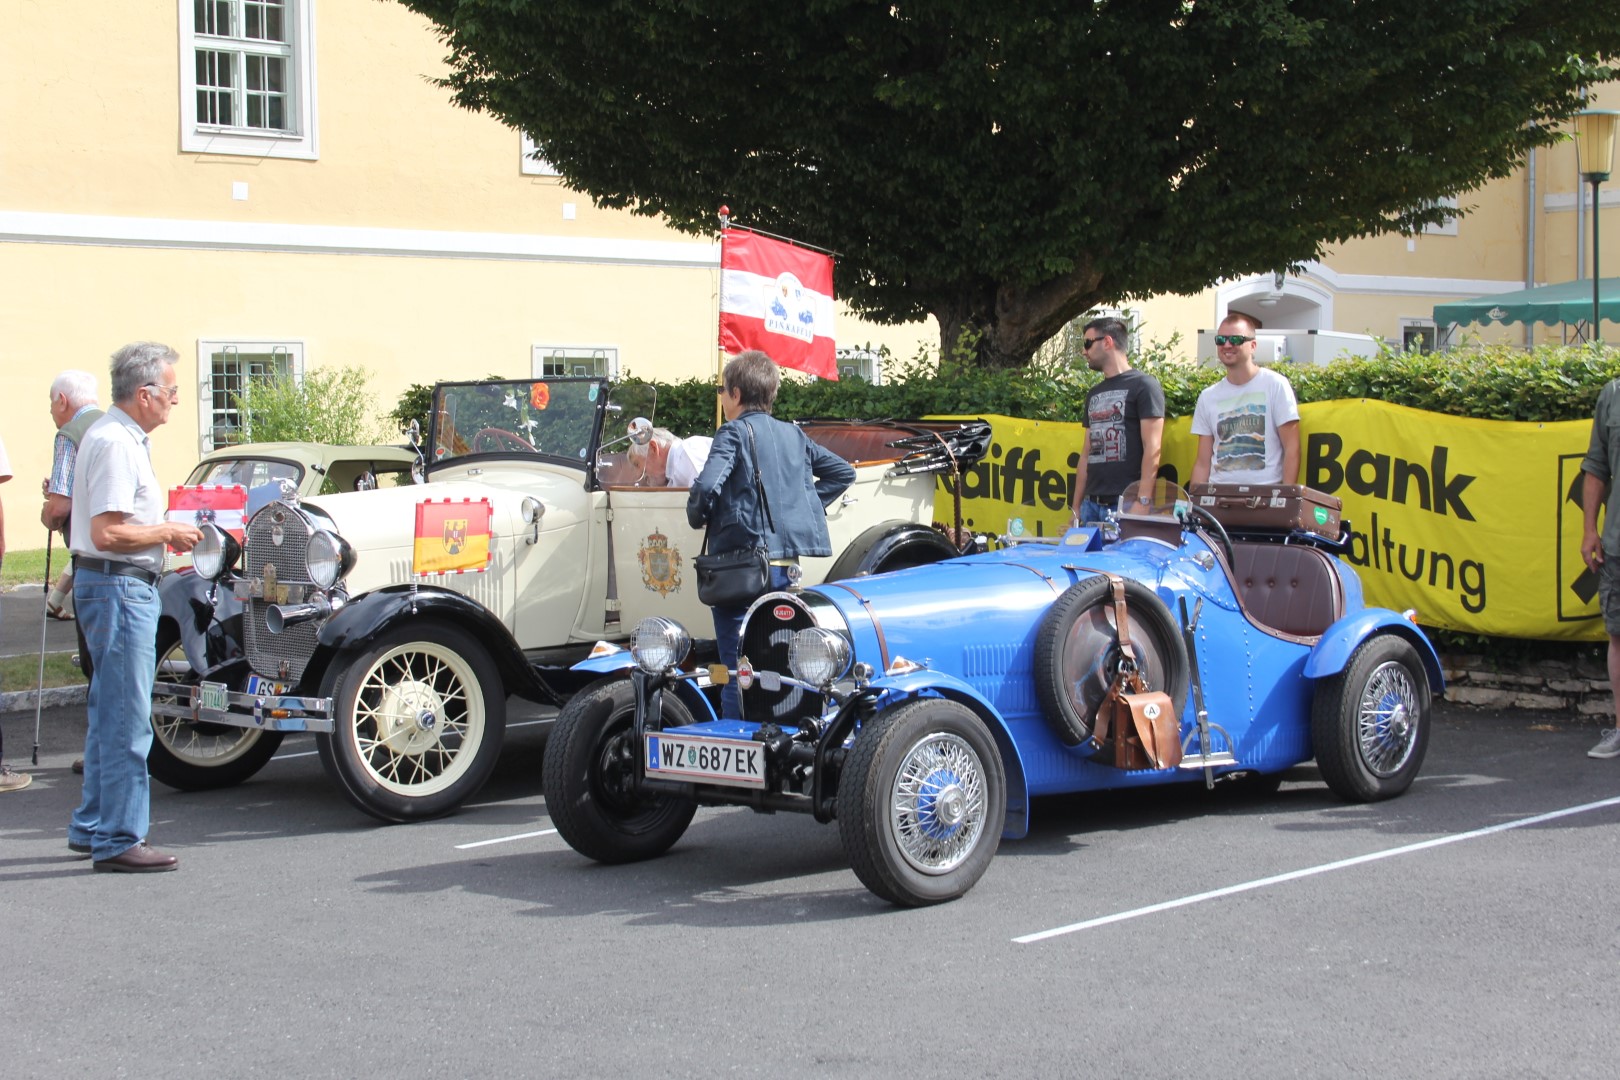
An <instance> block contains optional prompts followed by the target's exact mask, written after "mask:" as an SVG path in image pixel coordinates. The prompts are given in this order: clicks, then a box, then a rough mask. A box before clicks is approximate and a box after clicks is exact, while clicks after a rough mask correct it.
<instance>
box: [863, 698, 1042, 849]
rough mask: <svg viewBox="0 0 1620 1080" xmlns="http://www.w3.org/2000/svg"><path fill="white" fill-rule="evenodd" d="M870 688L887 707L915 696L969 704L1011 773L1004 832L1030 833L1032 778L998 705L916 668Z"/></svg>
mask: <svg viewBox="0 0 1620 1080" xmlns="http://www.w3.org/2000/svg"><path fill="white" fill-rule="evenodd" d="M867 688H868V690H870V691H872V692H873V693H875V694H876V695H878V699H879V703H880V704H881V705H883V706H884V707H887V706H889V705H894V704H898V703H900V702H902V701H908V700H911V699H912V698H921V697H943V698H949V699H950V700H952V701H955V702H959V703H960V704H962V705H966V706H967V707H968V708H970V709H972V710H973V711H974V712H975V713H977V714H978V715H979V719H981V720H983V721H984V723H985V726H986V727H988V728H989V729H990V735H991V737H993V738H994V739H995V740H996V746H997V747H999V748H1000V750H1001V763H1002V767H1003V768H1004V769H1005V770H1006V772H1007V817H1006V821H1005V823H1004V824H1003V825H1002V829H1001V835H1002V838H1003V839H1006V840H1021V839H1023V837H1024V836H1025V835H1026V834H1027V833H1028V832H1029V780H1028V779H1027V778H1026V776H1025V773H1024V759H1023V757H1022V756H1021V755H1020V754H1019V752H1018V744H1017V742H1016V741H1014V739H1013V737H1012V732H1011V731H1009V730H1008V729H1007V722H1006V721H1005V720H1003V719H1002V718H1001V714H1000V713H999V712H997V711H996V707H995V706H994V705H992V704H990V701H989V699H987V698H986V697H985V696H984V695H983V694H981V693H979V692H978V691H977V690H975V689H974V688H973V687H972V686H971V685H969V684H968V683H966V682H963V681H962V680H961V679H958V678H956V677H955V676H953V675H946V674H943V673H942V672H938V671H929V670H926V669H924V670H922V671H913V672H909V673H907V674H905V675H885V676H883V677H881V678H877V679H873V680H872V681H871V682H870V683H869V684H867Z"/></svg>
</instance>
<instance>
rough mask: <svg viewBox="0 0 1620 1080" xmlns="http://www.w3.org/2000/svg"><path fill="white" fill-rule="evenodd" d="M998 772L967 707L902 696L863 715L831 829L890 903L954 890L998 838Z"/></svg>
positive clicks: (979, 872)
mask: <svg viewBox="0 0 1620 1080" xmlns="http://www.w3.org/2000/svg"><path fill="white" fill-rule="evenodd" d="M1006 813H1007V778H1006V773H1005V771H1004V769H1003V767H1002V763H1001V753H1000V751H999V750H997V748H996V743H995V740H994V739H993V738H991V736H990V732H989V731H988V730H987V729H986V728H985V726H984V723H983V722H982V721H981V720H980V719H979V718H978V716H976V715H975V714H974V713H973V711H972V710H971V709H968V708H967V707H965V706H963V705H959V704H957V703H956V702H953V701H945V700H943V699H940V698H923V699H919V700H914V701H908V702H906V703H904V704H902V705H897V706H895V707H894V708H891V709H886V710H884V711H883V712H881V713H879V714H878V715H877V716H875V717H873V718H872V719H871V720H870V721H868V722H867V723H866V724H865V726H863V727H862V728H861V731H860V733H859V735H857V736H856V739H855V745H854V747H853V748H852V749H851V750H850V756H849V761H848V762H847V763H846V764H845V766H844V771H843V777H842V780H841V781H840V783H839V787H838V832H839V835H840V838H841V839H842V840H843V844H844V852H845V854H846V855H848V856H849V861H850V865H851V866H853V867H854V870H855V876H856V877H858V878H860V879H861V884H863V885H865V886H866V887H867V888H868V889H871V890H872V891H873V892H874V893H876V894H877V895H878V896H881V897H882V898H883V899H885V900H888V901H889V902H890V903H894V904H901V905H903V906H906V907H921V906H924V905H927V904H938V903H942V902H943V901H946V900H954V899H956V898H957V897H958V896H961V895H962V894H963V893H965V892H967V891H968V890H969V889H971V888H972V887H973V884H974V883H975V882H976V881H978V880H979V878H980V877H982V876H983V875H984V872H985V870H986V869H987V868H988V867H989V865H990V860H991V859H992V858H993V857H994V856H995V854H996V847H997V846H998V845H999V844H1000V843H1001V827H1002V822H1003V820H1004V819H1005V817H1006Z"/></svg>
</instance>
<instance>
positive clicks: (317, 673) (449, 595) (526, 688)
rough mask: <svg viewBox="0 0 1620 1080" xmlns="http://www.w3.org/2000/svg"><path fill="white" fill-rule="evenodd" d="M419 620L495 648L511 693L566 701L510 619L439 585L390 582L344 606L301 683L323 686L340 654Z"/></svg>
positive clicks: (326, 627) (329, 623)
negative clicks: (541, 674)
mask: <svg viewBox="0 0 1620 1080" xmlns="http://www.w3.org/2000/svg"><path fill="white" fill-rule="evenodd" d="M414 619H432V620H441V621H444V622H448V623H450V624H452V625H455V626H459V627H461V628H462V629H464V630H466V631H467V632H468V633H469V634H471V635H472V636H473V637H474V638H475V639H476V640H477V641H479V642H480V643H481V644H482V645H483V646H484V647H485V648H486V649H487V650H489V655H490V659H492V660H493V661H494V662H495V667H496V670H498V671H499V672H500V673H501V680H502V682H503V683H504V684H505V690H506V693H507V694H518V695H521V696H523V697H527V698H531V699H532V700H536V701H546V702H551V703H552V704H560V702H559V701H558V699H557V695H556V693H555V692H554V691H553V690H552V689H551V688H550V687H549V686H547V685H546V684H545V683H543V682H542V681H541V680H540V679H539V678H538V676H537V675H536V674H535V672H534V670H533V668H532V666H531V665H530V664H529V661H528V658H527V657H525V656H524V654H523V650H522V649H521V648H519V647H518V643H517V641H516V640H515V639H514V638H513V637H512V632H511V631H510V630H508V629H507V628H506V624H505V623H502V622H501V621H500V620H499V619H497V618H496V617H495V616H494V615H492V614H490V611H489V609H488V608H486V607H484V606H483V605H482V604H480V603H478V601H476V600H473V599H471V598H469V597H467V596H464V595H462V594H461V593H458V592H455V591H453V590H450V589H445V588H441V587H439V586H435V585H388V586H384V587H383V588H380V589H375V590H373V591H371V592H368V593H366V594H365V595H364V596H361V597H359V598H357V599H355V600H352V601H350V602H349V603H346V604H344V605H343V606H342V607H341V608H339V609H338V610H337V612H336V613H335V614H333V616H332V617H331V618H330V619H327V620H326V622H325V623H323V624H322V625H321V628H320V632H319V633H318V634H317V636H316V639H315V651H314V653H313V654H311V656H310V658H309V664H308V665H307V666H306V667H305V669H304V678H303V680H302V682H301V683H300V685H301V686H303V687H306V688H309V687H319V686H321V685H323V684H324V683H325V681H326V672H327V669H328V668H329V667H330V666H331V665H332V663H333V661H335V660H336V659H337V658H338V656H339V655H341V654H342V653H344V652H348V651H350V650H353V649H358V648H361V647H363V646H365V645H366V644H367V643H368V642H369V641H371V640H372V639H373V638H375V637H376V636H377V635H379V634H381V633H383V632H384V631H387V630H391V629H393V628H394V627H395V626H398V625H400V624H402V623H405V622H408V621H410V620H414Z"/></svg>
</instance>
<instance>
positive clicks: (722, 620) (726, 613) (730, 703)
mask: <svg viewBox="0 0 1620 1080" xmlns="http://www.w3.org/2000/svg"><path fill="white" fill-rule="evenodd" d="M787 587H788V568H787V567H785V566H773V567H771V588H772V589H785V588H787ZM709 610H710V611H711V612H713V613H714V643H715V645H716V646H717V647H718V648H719V650H720V662H721V663H722V664H724V665H726V670H727V671H733V672H734V671H736V670H737V652H738V650H739V649H740V648H741V647H742V624H743V616H745V615H747V614H748V609H747V608H746V607H714V608H710V609H709ZM720 719H722V720H741V719H742V694H741V693H740V692H739V691H738V690H737V680H736V679H730V680H728V681H727V682H726V685H724V686H722V687H721V688H720Z"/></svg>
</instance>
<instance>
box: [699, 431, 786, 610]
mask: <svg viewBox="0 0 1620 1080" xmlns="http://www.w3.org/2000/svg"><path fill="white" fill-rule="evenodd" d="M743 426H744V427H746V428H747V429H748V445H749V449H751V450H752V451H753V455H754V486H755V487H757V488H758V489H759V501H760V504H761V505H762V506H764V507H765V521H766V523H767V524H768V525H769V526H770V527H771V528H772V529H775V528H776V522H775V521H773V520H771V502H770V500H769V499H768V498H766V497H765V482H764V480H763V479H762V478H761V477H760V474H759V444H758V442H756V441H755V439H754V428H753V425H751V424H744V425H743ZM692 565H693V567H694V568H695V569H696V570H697V590H698V599H699V600H701V601H703V602H704V603H705V604H707V605H708V606H709V607H745V606H747V605H748V604H751V603H753V602H754V601H755V600H757V599H759V597H761V596H763V595H765V593H766V592H768V591H769V590H770V587H771V560H770V552H769V551H768V550H767V549H766V547H765V537H764V536H763V535H761V536H760V538H759V543H758V544H756V545H754V546H753V547H747V548H738V549H737V550H736V551H722V552H719V553H718V554H714V555H710V554H709V530H708V529H706V528H705V529H704V530H703V551H702V553H701V554H699V555H697V556H696V557H695V558H693V560H692Z"/></svg>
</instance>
